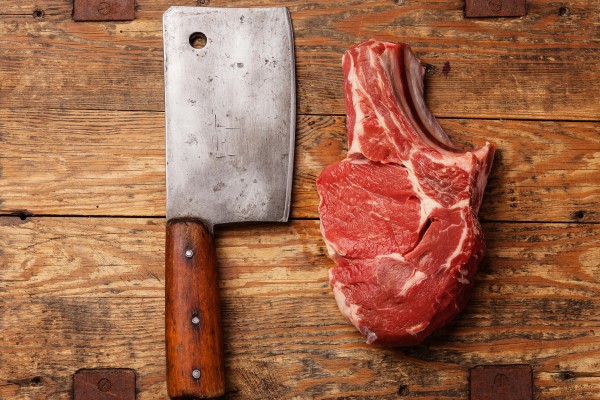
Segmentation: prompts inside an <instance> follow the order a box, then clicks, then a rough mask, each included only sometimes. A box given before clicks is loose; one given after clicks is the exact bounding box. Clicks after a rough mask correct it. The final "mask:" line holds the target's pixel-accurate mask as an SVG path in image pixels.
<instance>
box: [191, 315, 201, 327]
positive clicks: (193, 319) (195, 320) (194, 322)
mask: <svg viewBox="0 0 600 400" xmlns="http://www.w3.org/2000/svg"><path fill="white" fill-rule="evenodd" d="M199 323H200V318H198V317H196V316H194V317H192V324H194V325H198V324H199Z"/></svg>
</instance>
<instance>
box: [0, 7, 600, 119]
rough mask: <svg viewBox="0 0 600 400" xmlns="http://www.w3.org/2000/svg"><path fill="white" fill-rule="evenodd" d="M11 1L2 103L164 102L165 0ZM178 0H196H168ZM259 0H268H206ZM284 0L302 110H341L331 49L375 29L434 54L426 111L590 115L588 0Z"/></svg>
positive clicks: (595, 46)
mask: <svg viewBox="0 0 600 400" xmlns="http://www.w3.org/2000/svg"><path fill="white" fill-rule="evenodd" d="M16 3H18V2H16V1H7V2H5V4H6V5H4V4H3V6H2V8H3V10H0V14H4V15H2V16H0V18H1V20H2V24H0V58H2V60H3V62H2V63H0V77H2V79H1V82H2V83H1V86H0V90H2V92H3V94H4V95H3V96H2V97H0V107H4V108H6V107H25V108H29V107H31V105H32V104H35V105H36V107H43V108H72V109H110V110H137V111H140V110H147V111H162V110H163V103H164V101H163V80H162V79H163V66H162V57H163V55H162V35H161V15H162V12H164V10H166V9H167V8H168V5H169V4H170V3H169V2H166V1H148V2H144V3H142V4H140V5H138V12H137V16H136V18H137V19H136V20H135V21H131V22H118V23H114V22H107V23H94V24H82V23H76V22H73V21H72V20H71V17H70V15H71V10H70V7H69V5H70V2H67V1H64V0H53V1H48V2H46V3H48V4H46V5H45V7H46V8H47V10H46V13H45V15H44V18H42V19H34V18H33V17H32V16H31V15H27V13H31V11H29V10H32V9H33V8H35V7H36V6H34V5H33V4H30V5H29V6H25V5H15V4H16ZM186 4H188V5H195V4H196V2H195V1H187V2H181V3H178V5H186ZM261 4H262V5H268V4H269V3H268V2H266V1H265V2H262V3H258V4H257V3H256V2H254V3H249V2H248V1H245V0H244V1H237V2H233V3H232V2H224V1H223V0H214V1H213V2H211V6H234V5H237V6H257V5H261ZM286 5H287V6H288V7H289V8H290V10H291V12H292V18H293V25H294V35H295V43H296V53H297V77H298V94H299V98H298V107H299V112H300V113H302V114H338V115H339V114H344V106H343V96H342V72H341V67H340V59H341V55H342V54H343V52H344V51H345V50H346V49H347V48H348V47H350V46H352V45H354V44H356V43H359V42H360V41H363V40H366V39H369V38H372V37H375V38H378V39H382V40H389V41H405V42H409V43H410V44H411V45H412V46H413V48H414V50H415V52H416V53H417V55H418V56H419V57H420V58H422V60H423V61H424V62H426V63H430V64H431V65H432V67H433V68H431V73H430V74H429V75H428V77H427V87H428V90H427V97H428V104H429V106H430V107H431V109H432V111H433V113H434V114H435V115H436V116H441V117H451V118H504V119H510V118H513V119H514V118H519V119H552V120H556V119H560V120H598V119H599V118H600V110H599V108H598V104H599V103H600V97H599V96H600V94H599V93H600V77H599V76H600V75H599V74H600V72H599V70H598V69H597V68H594V65H597V63H598V61H599V60H600V57H599V54H600V52H599V51H598V50H599V49H600V42H599V41H598V40H596V38H595V36H594V32H597V30H598V29H600V13H599V12H598V11H599V7H598V5H597V4H596V3H593V2H592V3H590V2H586V1H583V0H578V1H574V2H571V3H570V5H569V7H568V13H567V14H568V15H561V13H560V12H559V9H560V7H564V5H563V4H562V3H557V2H555V1H554V0H545V1H540V2H535V3H533V4H532V5H531V6H530V7H529V11H528V15H527V16H526V17H522V18H510V19H505V18H503V19H491V20H481V19H479V20H478V19H465V18H463V7H464V5H463V2H461V1H452V2H438V1H435V0H430V1H427V2H418V3H415V4H411V3H410V2H406V3H405V5H402V6H398V5H397V4H395V2H393V1H391V0H385V1H383V0H377V1H357V0H353V1H348V2H343V3H340V2H336V1H331V0H330V1H325V2H322V3H318V4H315V5H312V4H307V3H305V2H300V1H295V2H289V3H288V4H286ZM25 12H27V13H26V14H25V15H13V13H17V14H18V13H25ZM446 62H448V63H449V65H450V66H451V68H450V72H449V73H448V74H444V73H443V65H444V64H445V63H446ZM567 71H568V73H567ZM563 72H564V73H563ZM86 88H87V90H86ZM89 88H93V90H89Z"/></svg>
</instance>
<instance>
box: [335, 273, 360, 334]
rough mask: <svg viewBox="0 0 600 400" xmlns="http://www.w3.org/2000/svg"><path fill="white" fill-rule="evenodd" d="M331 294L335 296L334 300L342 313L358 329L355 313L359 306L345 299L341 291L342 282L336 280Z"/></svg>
mask: <svg viewBox="0 0 600 400" xmlns="http://www.w3.org/2000/svg"><path fill="white" fill-rule="evenodd" d="M333 295H334V296H335V301H336V303H337V305H338V308H339V309H340V311H341V312H342V314H343V315H344V316H345V317H346V318H347V319H348V321H350V322H352V325H354V326H355V327H356V328H357V329H358V327H359V323H360V318H359V317H358V314H357V313H358V309H359V308H360V307H359V306H357V305H356V304H350V303H349V302H348V301H347V299H346V296H345V295H344V292H342V284H341V283H339V282H336V283H335V285H334V286H333Z"/></svg>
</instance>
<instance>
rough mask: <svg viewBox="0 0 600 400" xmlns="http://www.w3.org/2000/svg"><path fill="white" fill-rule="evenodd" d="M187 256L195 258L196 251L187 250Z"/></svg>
mask: <svg viewBox="0 0 600 400" xmlns="http://www.w3.org/2000/svg"><path fill="white" fill-rule="evenodd" d="M185 256H186V257H187V258H192V257H194V250H192V249H187V250H186V251H185Z"/></svg>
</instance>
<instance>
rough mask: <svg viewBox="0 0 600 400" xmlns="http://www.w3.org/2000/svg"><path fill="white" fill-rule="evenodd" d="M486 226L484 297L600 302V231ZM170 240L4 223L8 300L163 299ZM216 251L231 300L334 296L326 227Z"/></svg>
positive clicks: (135, 232)
mask: <svg viewBox="0 0 600 400" xmlns="http://www.w3.org/2000/svg"><path fill="white" fill-rule="evenodd" d="M483 227H484V232H485V235H486V243H487V246H488V255H487V263H485V264H484V265H483V266H482V267H481V272H480V273H479V279H480V284H479V285H478V289H477V290H478V293H480V294H481V295H482V296H484V297H487V296H490V297H493V298H495V299H497V300H499V299H502V298H506V297H511V298H513V297H515V296H518V297H526V298H543V296H547V297H548V298H559V299H562V300H561V301H567V299H568V300H569V301H574V302H576V301H579V300H581V301H583V302H584V303H585V301H584V300H586V299H593V298H595V297H597V296H598V294H599V291H600V288H599V287H598V285H597V284H598V280H599V279H600V275H599V273H600V250H599V249H600V231H599V230H598V229H596V226H595V225H594V224H541V223H539V224H531V223H497V222H493V223H484V224H483ZM164 231H165V226H164V219H162V218H160V219H146V218H81V217H79V218H65V217H51V218H49V217H39V218H38V217H34V218H27V219H26V220H21V219H20V218H18V217H0V235H1V237H3V238H4V240H3V242H2V243H0V251H1V253H0V254H1V255H2V258H1V259H0V262H1V263H2V264H1V265H2V268H1V275H0V276H1V277H2V279H0V283H1V284H2V286H0V288H4V290H1V289H0V297H3V298H6V297H12V298H20V297H27V296H30V297H31V296H36V295H44V296H45V295H53V296H69V297H79V296H88V295H89V294H90V293H93V294H94V295H95V296H107V297H144V298H149V297H163V296H164V293H163V290H164V277H163V274H164V240H165V239H164ZM217 249H218V252H217V257H218V259H219V271H220V274H221V287H222V290H223V291H224V294H225V295H226V296H246V297H248V296H266V297H273V296H279V297H322V296H326V297H330V293H329V287H328V284H327V269H328V268H330V267H331V266H332V265H333V264H332V261H331V260H329V258H328V257H327V256H326V254H327V251H326V249H325V245H324V243H323V241H322V239H321V234H320V231H319V221H316V220H297V221H293V222H291V223H287V224H255V225H250V226H246V227H244V226H242V227H237V228H231V227H229V228H222V229H217ZM36 293H37V294H36ZM548 305H551V304H548ZM584 306H585V304H584Z"/></svg>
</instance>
